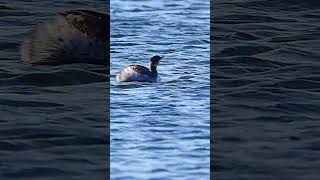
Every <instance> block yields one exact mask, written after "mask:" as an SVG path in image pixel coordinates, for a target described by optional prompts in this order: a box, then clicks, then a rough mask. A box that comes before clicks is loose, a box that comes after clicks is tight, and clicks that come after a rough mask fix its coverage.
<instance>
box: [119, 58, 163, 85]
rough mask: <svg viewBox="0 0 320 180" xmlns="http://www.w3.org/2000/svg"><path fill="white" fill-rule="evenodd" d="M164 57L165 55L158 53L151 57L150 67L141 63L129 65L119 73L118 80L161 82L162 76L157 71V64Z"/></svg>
mask: <svg viewBox="0 0 320 180" xmlns="http://www.w3.org/2000/svg"><path fill="white" fill-rule="evenodd" d="M162 58H163V57H160V56H158V55H156V56H153V57H151V58H150V60H149V68H147V67H144V66H140V65H129V66H128V67H127V68H125V69H123V70H121V71H120V72H119V73H118V74H117V81H119V82H130V81H139V82H159V81H160V76H159V74H158V71H157V66H158V64H159V61H160V59H162Z"/></svg>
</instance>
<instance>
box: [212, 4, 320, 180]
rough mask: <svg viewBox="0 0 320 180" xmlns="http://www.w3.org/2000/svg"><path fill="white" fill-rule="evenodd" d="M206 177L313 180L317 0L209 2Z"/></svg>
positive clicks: (319, 67) (319, 70)
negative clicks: (209, 149) (208, 155)
mask: <svg viewBox="0 0 320 180" xmlns="http://www.w3.org/2000/svg"><path fill="white" fill-rule="evenodd" d="M212 13H213V19H212V20H213V21H212V22H213V24H212V26H213V29H212V30H213V33H212V39H213V40H212V42H213V46H212V47H213V51H212V55H213V56H212V57H213V63H212V65H213V67H214V68H213V72H214V74H213V77H212V79H213V86H214V90H213V94H214V95H215V97H214V98H213V101H212V103H213V105H212V107H213V114H212V115H213V117H212V123H213V129H212V132H213V141H212V142H213V143H212V164H213V166H212V175H213V177H215V178H216V179H219V180H224V179H228V180H230V179H236V180H239V179H246V180H247V179H254V180H255V179H259V180H263V179H266V180H269V179H282V180H285V179H288V180H296V179H308V180H311V179H314V180H315V179H319V175H320V173H319V171H318V170H319V165H320V161H319V155H320V154H319V148H320V146H319V140H320V139H319V131H318V128H319V126H320V123H319V117H320V113H319V102H320V96H319V78H320V63H319V59H320V54H319V52H320V39H319V35H320V33H319V30H320V23H319V13H320V3H319V1H312V0H306V1H299V0H292V1H285V0H273V1H270V0H233V1H228V2H226V1H214V3H213V6H212Z"/></svg>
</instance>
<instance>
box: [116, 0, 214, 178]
mask: <svg viewBox="0 0 320 180" xmlns="http://www.w3.org/2000/svg"><path fill="white" fill-rule="evenodd" d="M209 11H210V9H209V1H198V0H183V1H182V0H180V1H165V0H159V1H151V0H140V1H133V0H129V1H120V0H112V1H111V8H110V13H111V57H112V58H111V124H110V125H111V129H110V130H111V132H110V133H111V145H110V148H111V152H110V153H111V157H110V158H111V179H209V162H210V161H209V153H210V144H209V143H210V141H209V137H210V135H209V134H210V128H209V125H210V117H209V115H210V114H209V111H210V104H209V101H210V97H209V96H210V95H209V89H210V78H209V73H210V69H209V65H210V61H209V59H210V53H209V52H210V45H209V44H210V41H209V34H210V27H209V26H210V25H209V18H210V17H209ZM156 54H158V55H163V56H164V58H163V59H162V60H161V62H160V65H159V67H158V72H159V73H160V76H161V78H162V80H161V82H160V83H155V84H150V83H117V82H116V81H115V75H116V73H117V72H118V71H119V70H120V69H122V68H124V67H126V66H127V65H129V64H141V65H147V64H148V59H149V58H150V57H151V56H153V55H156Z"/></svg>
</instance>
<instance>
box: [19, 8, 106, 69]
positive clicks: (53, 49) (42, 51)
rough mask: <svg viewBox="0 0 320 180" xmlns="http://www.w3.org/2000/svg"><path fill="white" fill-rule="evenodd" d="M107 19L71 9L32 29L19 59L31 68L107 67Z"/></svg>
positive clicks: (100, 14)
mask: <svg viewBox="0 0 320 180" xmlns="http://www.w3.org/2000/svg"><path fill="white" fill-rule="evenodd" d="M109 22H110V16H109V15H108V14H104V13H100V12H96V11H91V10H71V11H66V12H62V13H59V14H58V15H57V16H55V17H54V18H53V19H51V20H49V21H47V22H44V23H42V24H39V25H37V26H35V27H34V28H33V29H32V31H31V33H30V35H29V36H28V37H27V38H26V39H25V40H24V42H23V44H22V46H21V59H22V61H23V62H24V63H27V64H32V65H59V64H70V63H89V64H103V65H107V64H109V58H110V56H109V50H110V48H109V44H110V43H109V37H110V28H109V27H110V25H109Z"/></svg>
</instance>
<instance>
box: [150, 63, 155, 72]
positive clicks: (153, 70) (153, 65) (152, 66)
mask: <svg viewBox="0 0 320 180" xmlns="http://www.w3.org/2000/svg"><path fill="white" fill-rule="evenodd" d="M149 69H150V71H151V72H157V65H155V64H153V63H151V62H150V63H149Z"/></svg>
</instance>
